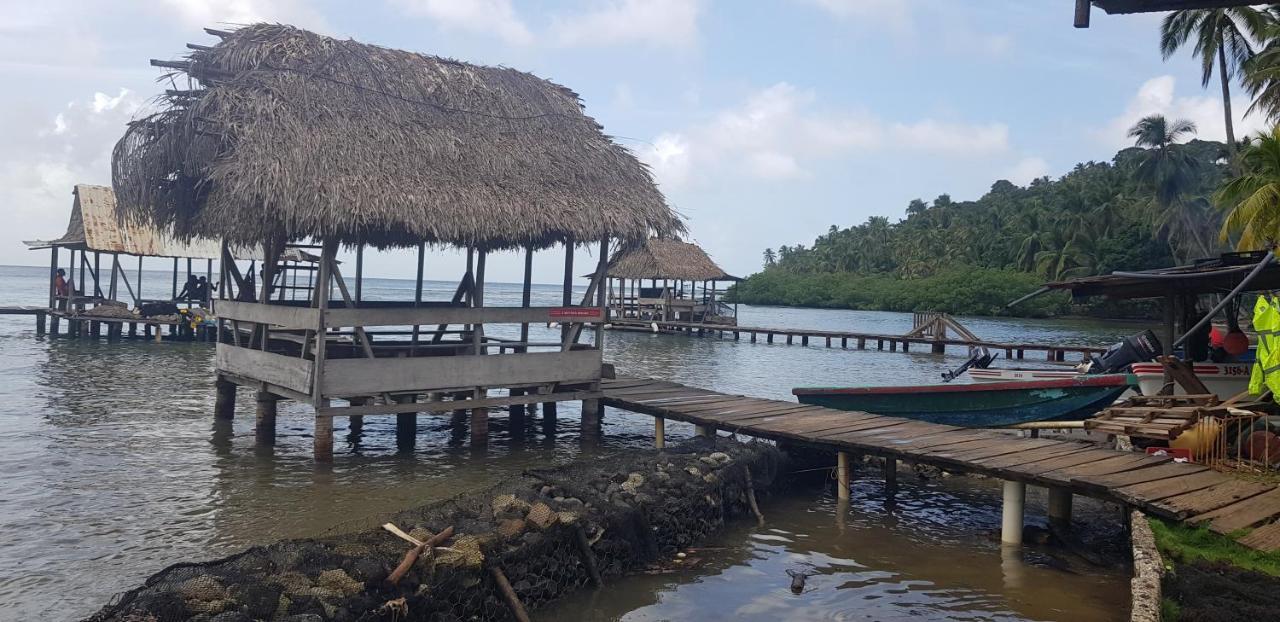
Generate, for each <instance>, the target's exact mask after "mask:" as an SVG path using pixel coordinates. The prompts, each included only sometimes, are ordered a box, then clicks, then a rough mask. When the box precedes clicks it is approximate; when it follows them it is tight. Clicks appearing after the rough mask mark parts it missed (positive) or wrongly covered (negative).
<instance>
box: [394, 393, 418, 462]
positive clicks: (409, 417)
mask: <svg viewBox="0 0 1280 622" xmlns="http://www.w3.org/2000/svg"><path fill="white" fill-rule="evenodd" d="M416 399H417V398H416V397H415V396H413V395H400V396H397V397H396V403H399V404H412V403H413V402H414V401H415V400H416ZM417 442H418V413H396V451H399V452H402V453H408V452H412V451H413V447H414V445H416V444H417Z"/></svg>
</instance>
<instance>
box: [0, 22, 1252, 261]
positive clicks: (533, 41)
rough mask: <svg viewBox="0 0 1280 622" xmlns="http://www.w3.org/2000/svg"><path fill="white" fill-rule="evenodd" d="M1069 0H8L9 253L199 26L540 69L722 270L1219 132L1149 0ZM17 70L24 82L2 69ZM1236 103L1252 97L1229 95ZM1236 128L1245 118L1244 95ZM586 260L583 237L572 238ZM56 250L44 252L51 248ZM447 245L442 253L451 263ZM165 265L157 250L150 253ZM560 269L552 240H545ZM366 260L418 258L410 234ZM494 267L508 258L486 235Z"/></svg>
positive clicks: (200, 39) (5, 202)
mask: <svg viewBox="0 0 1280 622" xmlns="http://www.w3.org/2000/svg"><path fill="white" fill-rule="evenodd" d="M1072 5H1073V3H1072V2H1070V0H1036V1H1034V2H1028V1H1026V0H1009V1H997V0H983V1H969V2H957V1H954V0H777V1H770V2H765V1H759V2H744V1H739V2H730V1H727V0H720V1H716V0H647V1H645V0H602V1H594V2H588V1H562V2H522V1H518V0H452V1H450V0H369V1H367V2H362V3H349V2H306V1H304V0H279V1H269V0H226V1H216V0H156V1H153V2H135V1H131V0H124V1H118V2H111V3H78V2H69V1H65V0H49V1H46V2H41V3H32V2H26V1H17V0H3V2H0V8H2V11H3V14H4V15H5V19H4V20H0V80H3V81H4V83H5V84H7V85H11V86H10V88H9V89H7V93H6V94H5V96H4V97H3V98H2V99H0V135H3V136H4V137H5V140H3V141H0V206H2V207H0V209H2V210H3V212H0V213H3V214H4V216H5V218H4V220H5V221H6V223H7V225H8V226H5V227H0V263H9V264H33V265H41V264H43V263H44V261H45V256H44V255H43V254H41V255H40V256H39V257H36V256H34V255H33V254H32V253H29V252H28V251H26V250H25V249H24V248H23V247H22V245H21V240H24V239H33V238H41V237H44V238H48V237H52V236H55V235H57V234H59V233H60V232H61V231H62V229H63V228H64V227H65V222H66V215H67V213H68V212H69V210H70V204H71V195H70V191H71V185H72V184H74V183H77V182H83V183H102V184H107V183H110V167H109V155H110V149H111V146H112V144H113V143H114V141H115V140H116V138H118V137H119V135H120V134H121V132H122V131H123V124H124V122H125V121H127V120H128V119H129V118H130V117H132V116H133V115H135V114H137V113H138V111H139V110H145V108H146V106H147V100H148V99H149V98H150V97H151V96H153V95H155V94H156V93H158V92H160V90H162V89H163V88H164V86H163V85H160V84H158V83H157V82H156V79H157V78H158V77H159V76H160V71H159V70H156V69H153V68H151V67H148V65H147V60H148V59H150V58H175V57H177V56H179V55H180V54H181V53H182V51H183V46H184V44H185V43H187V42H193V43H205V44H209V43H212V42H213V41H214V40H213V38H212V37H209V36H207V35H205V34H204V33H203V32H202V31H201V27H203V26H218V25H220V24H226V23H246V22H251V21H257V20H268V21H280V22H285V23H293V24H296V25H299V26H302V27H307V28H311V29H314V30H317V31H320V32H323V33H326V34H331V35H334V36H339V37H351V38H355V39H357V40H360V41H364V42H369V43H376V44H380V45H384V46H389V47H397V48H403V49H408V50H413V51H418V52H423V53H428V54H437V55H442V56H451V57H455V58H458V59H462V60H466V61H471V62H478V63H485V64H501V65H506V66H510V67H515V68H518V69H522V70H526V71H531V72H533V73H536V74H538V75H539V76H542V77H544V78H548V79H550V80H553V81H555V82H559V83H561V84H564V85H566V86H569V87H570V88H572V89H574V90H576V91H577V92H578V93H579V94H580V95H581V96H582V98H583V101H584V103H585V105H586V110H587V113H588V114H590V115H592V116H593V117H595V118H596V119H597V120H598V121H600V122H601V123H602V124H603V125H604V127H605V130H606V131H607V132H608V133H610V134H612V135H614V136H616V137H617V140H618V141H619V142H620V143H622V144H624V145H626V146H627V147H629V148H631V149H632V150H634V151H635V152H636V154H637V155H638V156H639V157H641V158H642V159H643V160H644V161H645V162H647V163H649V164H650V166H652V167H653V170H654V173H655V176H656V178H657V180H658V182H659V185H660V188H661V189H662V190H663V192H664V194H665V195H666V197H667V199H668V201H669V202H670V203H671V205H672V206H673V207H675V208H676V209H677V210H678V211H680V212H681V213H682V214H684V215H685V216H687V217H688V224H689V228H690V231H691V237H692V239H693V240H694V241H697V242H699V243H701V244H703V245H704V246H705V247H706V248H707V249H708V250H709V251H710V252H711V254H712V256H713V257H714V258H715V259H717V260H718V261H719V262H720V263H721V264H722V265H723V266H724V267H725V268H726V269H727V270H728V271H730V272H733V273H738V274H748V273H750V272H753V271H754V270H756V269H758V267H759V264H760V254H761V252H762V251H763V249H764V248H765V247H767V246H772V247H776V246H778V245H781V244H797V243H806V244H807V243H810V242H811V241H812V240H813V238H814V237H815V236H816V235H818V234H819V233H821V232H823V231H825V230H826V229H827V227H828V226H830V225H832V224H835V225H839V226H842V227H844V226H848V225H852V224H856V223H858V222H861V221H863V220H865V219H866V218H867V217H868V216H872V215H886V216H889V217H891V218H892V219H894V220H896V219H898V218H900V217H901V216H902V214H903V210H904V209H905V207H906V205H907V202H908V201H910V200H911V199H913V198H917V197H920V198H924V199H926V200H931V199H932V198H933V197H935V196H937V195H939V194H941V193H949V194H950V195H951V196H952V197H953V198H954V199H957V200H961V199H972V198H977V197H978V196H981V195H982V193H984V192H985V191H986V190H987V188H989V187H990V185H991V183H992V182H993V181H995V180H997V179H1002V178H1003V179H1009V180H1011V181H1013V182H1015V183H1018V184H1025V183H1027V182H1029V181H1030V180H1031V179H1033V178H1034V177H1037V176H1041V175H1050V176H1054V177H1056V176H1059V175H1061V174H1062V173H1064V172H1066V171H1068V170H1070V168H1071V167H1072V166H1074V165H1075V163H1077V162H1080V161H1086V160H1106V159H1109V158H1110V157H1111V156H1112V155H1113V154H1114V152H1115V151H1116V150H1117V149H1118V148H1119V147H1122V146H1124V145H1125V144H1126V140H1125V137H1124V130H1125V129H1126V128H1127V127H1128V126H1129V125H1131V124H1132V123H1133V122H1134V121H1136V120H1137V119H1138V118H1140V117H1141V116H1144V115H1146V114H1151V113H1155V112H1160V113H1163V114H1167V115H1170V116H1178V117H1186V118H1189V119H1191V120H1193V121H1195V122H1196V123H1197V124H1198V125H1199V127H1200V135H1201V136H1202V137H1205V138H1218V139H1220V138H1221V137H1222V136H1223V129H1222V126H1223V123H1222V113H1221V102H1220V94H1219V90H1218V87H1217V83H1216V82H1215V83H1213V84H1211V85H1210V89H1208V90H1204V89H1201V87H1200V81H1199V67H1198V63H1196V62H1195V61H1194V60H1193V59H1191V58H1190V56H1189V55H1188V54H1183V55H1180V56H1178V57H1176V58H1174V59H1171V60H1170V61H1168V62H1163V61H1162V60H1161V58H1160V54H1159V51H1158V48H1157V31H1158V26H1159V19H1160V16H1159V15H1136V16H1107V15H1105V14H1103V13H1102V12H1101V11H1099V10H1095V11H1094V19H1093V24H1092V27H1091V28H1089V29H1087V30H1076V29H1074V28H1072V26H1071V21H1072V20H1071V16H1072ZM12 85H20V88H16V89H15V88H13V87H12ZM1235 107H1236V111H1237V114H1239V113H1240V112H1242V111H1243V110H1244V109H1245V108H1246V107H1247V102H1245V101H1244V100H1243V99H1241V98H1237V101H1236V106H1235ZM1237 124H1238V125H1237V127H1238V129H1237V135H1239V134H1242V133H1243V132H1244V131H1250V130H1254V129H1257V128H1258V127H1260V122H1259V121H1258V120H1256V119H1237ZM579 261H580V262H583V263H582V264H581V265H588V264H587V263H586V262H589V261H591V260H590V259H588V258H587V254H586V253H585V251H584V252H583V253H582V257H581V259H580V260H579ZM45 265H47V264H45ZM460 265H461V259H460V258H459V257H458V256H457V255H456V254H443V255H439V256H435V255H433V257H432V263H431V264H430V265H429V268H428V274H429V275H432V276H438V277H448V278H454V277H456V276H457V272H458V271H459V270H460ZM157 267H159V266H158V265H157ZM535 267H536V278H537V280H539V281H544V282H552V281H554V280H556V278H557V274H558V271H559V270H560V259H559V257H558V253H556V254H552V253H548V254H546V255H539V256H538V259H537V260H536V263H535ZM368 270H369V272H370V273H371V274H377V275H380V276H411V275H412V273H413V267H412V261H411V260H407V256H406V255H405V254H394V253H393V254H386V255H382V256H378V257H375V258H371V259H370V260H369V268H368ZM489 270H490V275H491V278H493V279H495V280H500V281H511V280H517V279H518V276H519V271H520V261H519V259H518V258H516V257H515V256H514V255H507V256H499V257H495V258H494V260H493V261H492V262H491V263H490V268H489Z"/></svg>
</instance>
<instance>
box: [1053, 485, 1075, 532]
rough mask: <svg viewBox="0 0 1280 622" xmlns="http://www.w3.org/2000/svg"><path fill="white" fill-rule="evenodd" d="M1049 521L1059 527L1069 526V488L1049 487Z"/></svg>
mask: <svg viewBox="0 0 1280 622" xmlns="http://www.w3.org/2000/svg"><path fill="white" fill-rule="evenodd" d="M1049 522H1050V523H1053V524H1055V525H1057V526H1059V527H1069V526H1071V491H1070V490H1069V489H1066V488H1050V489H1049Z"/></svg>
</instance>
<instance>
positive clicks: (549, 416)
mask: <svg viewBox="0 0 1280 622" xmlns="http://www.w3.org/2000/svg"><path fill="white" fill-rule="evenodd" d="M542 433H543V434H546V435H553V434H555V433H556V403H555V402H543V403H542Z"/></svg>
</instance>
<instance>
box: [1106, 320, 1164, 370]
mask: <svg viewBox="0 0 1280 622" xmlns="http://www.w3.org/2000/svg"><path fill="white" fill-rule="evenodd" d="M1162 351H1163V348H1162V347H1161V346H1160V340H1159V339H1156V334H1155V333H1153V332H1151V331H1149V330H1145V331H1142V332H1140V333H1138V334H1136V335H1133V336H1131V337H1125V338H1124V341H1121V342H1120V343H1117V344H1115V345H1113V346H1111V347H1110V348H1107V351H1106V352H1103V353H1102V354H1095V355H1093V357H1092V358H1090V359H1089V361H1090V365H1089V373H1091V374H1114V373H1116V372H1118V371H1122V370H1124V369H1125V368H1126V367H1128V366H1129V365H1131V364H1133V363H1141V362H1144V361H1150V360H1152V359H1154V358H1155V357H1156V356H1157V355H1159V354H1160V353H1161V352H1162Z"/></svg>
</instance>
